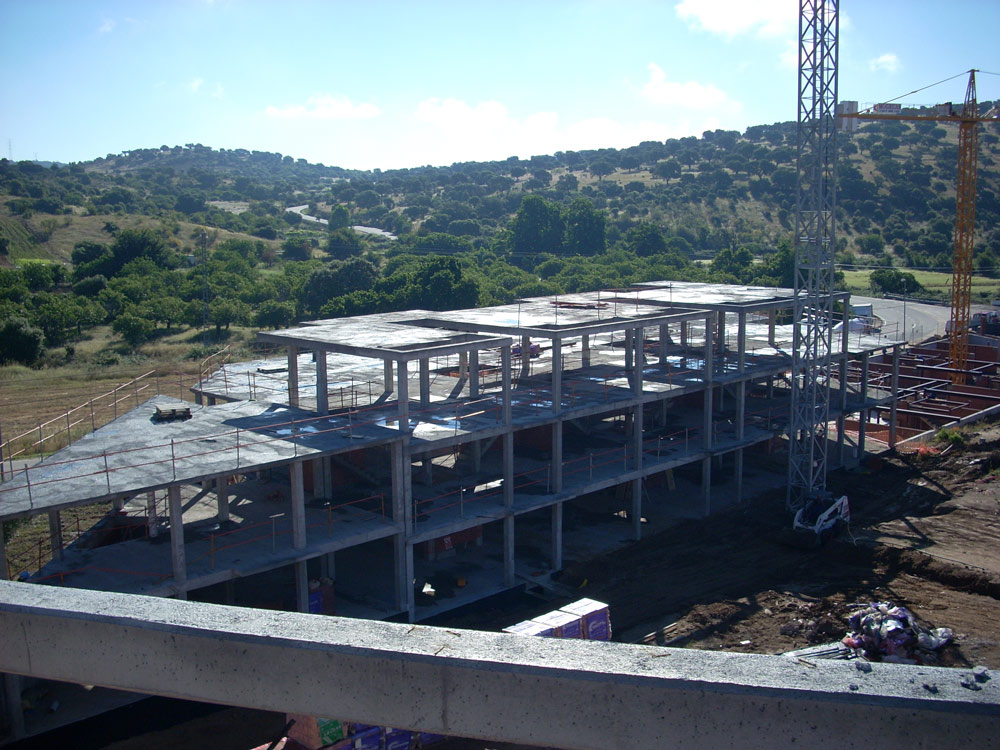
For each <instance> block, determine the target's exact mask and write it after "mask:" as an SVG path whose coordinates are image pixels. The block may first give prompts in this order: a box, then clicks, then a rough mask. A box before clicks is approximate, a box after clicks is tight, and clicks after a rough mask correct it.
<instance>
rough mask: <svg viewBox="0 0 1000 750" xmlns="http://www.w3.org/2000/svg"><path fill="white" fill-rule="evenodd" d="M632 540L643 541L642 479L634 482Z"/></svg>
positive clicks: (631, 513)
mask: <svg viewBox="0 0 1000 750" xmlns="http://www.w3.org/2000/svg"><path fill="white" fill-rule="evenodd" d="M629 515H630V516H631V517H632V538H633V539H635V540H636V541H639V540H640V539H642V479H639V478H636V479H633V480H632V510H631V512H630V514H629Z"/></svg>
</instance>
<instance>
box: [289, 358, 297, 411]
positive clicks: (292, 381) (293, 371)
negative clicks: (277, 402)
mask: <svg viewBox="0 0 1000 750" xmlns="http://www.w3.org/2000/svg"><path fill="white" fill-rule="evenodd" d="M288 405H289V406H298V405H299V348H298V347H297V346H289V347H288Z"/></svg>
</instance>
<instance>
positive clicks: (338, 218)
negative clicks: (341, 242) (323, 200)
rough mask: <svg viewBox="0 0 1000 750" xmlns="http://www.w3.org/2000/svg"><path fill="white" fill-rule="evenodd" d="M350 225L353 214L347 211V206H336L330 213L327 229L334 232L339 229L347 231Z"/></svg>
mask: <svg viewBox="0 0 1000 750" xmlns="http://www.w3.org/2000/svg"><path fill="white" fill-rule="evenodd" d="M350 225H351V212H350V211H348V210H347V206H342V205H336V206H334V207H333V210H332V211H330V222H329V224H327V229H329V230H330V231H331V232H333V231H335V230H337V229H346V228H347V227H349V226H350Z"/></svg>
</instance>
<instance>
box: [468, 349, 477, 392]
mask: <svg viewBox="0 0 1000 750" xmlns="http://www.w3.org/2000/svg"><path fill="white" fill-rule="evenodd" d="M477 396H479V351H478V350H477V349H473V350H472V351H471V352H469V398H476V397H477Z"/></svg>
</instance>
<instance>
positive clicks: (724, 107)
mask: <svg viewBox="0 0 1000 750" xmlns="http://www.w3.org/2000/svg"><path fill="white" fill-rule="evenodd" d="M647 69H648V70H649V80H648V81H646V83H645V84H644V85H643V87H642V90H641V93H642V96H643V98H645V99H646V100H647V101H649V102H651V103H652V104H656V105H659V106H663V107H670V108H671V109H672V110H674V111H676V110H677V109H681V110H711V111H713V112H716V113H719V112H732V111H735V110H739V109H741V107H742V105H741V104H740V103H739V102H738V101H736V100H735V99H732V98H730V96H729V95H728V94H727V93H726V92H725V91H722V90H721V89H719V88H716V87H715V86H714V85H712V84H710V83H709V84H703V83H698V82H697V81H685V82H683V83H681V82H680V81H669V80H667V74H666V73H665V72H664V71H663V68H661V67H660V66H659V65H657V64H656V63H649V65H648V66H647Z"/></svg>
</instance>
